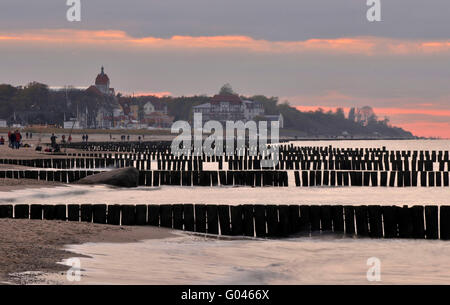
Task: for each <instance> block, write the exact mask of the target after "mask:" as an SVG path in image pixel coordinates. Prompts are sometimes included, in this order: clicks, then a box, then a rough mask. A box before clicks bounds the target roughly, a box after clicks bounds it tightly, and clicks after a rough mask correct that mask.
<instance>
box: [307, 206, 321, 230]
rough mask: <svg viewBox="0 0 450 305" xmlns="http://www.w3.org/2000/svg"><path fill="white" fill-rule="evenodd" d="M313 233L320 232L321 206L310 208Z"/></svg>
mask: <svg viewBox="0 0 450 305" xmlns="http://www.w3.org/2000/svg"><path fill="white" fill-rule="evenodd" d="M309 215H310V219H311V232H320V206H317V205H312V206H311V207H310V214H309Z"/></svg>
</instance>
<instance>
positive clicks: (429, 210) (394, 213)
mask: <svg viewBox="0 0 450 305" xmlns="http://www.w3.org/2000/svg"><path fill="white" fill-rule="evenodd" d="M0 218H16V219H45V220H61V221H66V220H68V221H74V222H79V221H82V222H94V223H99V224H111V225H151V226H160V227H165V228H172V229H177V230H185V231H191V232H198V233H209V234H220V235H229V236H248V237H261V238H264V237H288V236H294V235H310V234H314V233H327V232H334V233H338V234H346V235H350V236H355V235H356V236H359V237H371V238H383V237H384V238H416V239H439V238H440V239H442V240H449V239H450V206H441V207H440V208H439V207H438V206H425V207H424V206H413V207H408V206H403V207H400V206H377V205H373V206H372V205H369V206H341V205H336V206H331V205H322V206H316V205H312V206H309V205H237V206H229V205H209V204H206V205H205V204H195V205H194V204H167V205H156V204H150V205H145V204H143V205H106V204H93V205H90V204H81V205H78V204H69V205H65V204H58V205H41V204H31V205H28V204H16V205H0Z"/></svg>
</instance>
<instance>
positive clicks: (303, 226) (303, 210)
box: [299, 205, 311, 235]
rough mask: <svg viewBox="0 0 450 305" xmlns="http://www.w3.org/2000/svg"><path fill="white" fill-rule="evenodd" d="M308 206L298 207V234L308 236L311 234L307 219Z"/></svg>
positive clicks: (309, 223) (308, 219)
mask: <svg viewBox="0 0 450 305" xmlns="http://www.w3.org/2000/svg"><path fill="white" fill-rule="evenodd" d="M309 210H310V208H309V206H308V205H301V206H300V221H299V232H301V233H305V234H307V235H309V234H310V233H311V220H310V217H309V214H310V213H309Z"/></svg>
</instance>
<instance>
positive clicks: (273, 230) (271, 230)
mask: <svg viewBox="0 0 450 305" xmlns="http://www.w3.org/2000/svg"><path fill="white" fill-rule="evenodd" d="M266 219H267V236H270V237H274V236H277V235H278V208H277V206H276V205H267V206H266Z"/></svg>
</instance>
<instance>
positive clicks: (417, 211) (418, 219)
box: [411, 205, 425, 239]
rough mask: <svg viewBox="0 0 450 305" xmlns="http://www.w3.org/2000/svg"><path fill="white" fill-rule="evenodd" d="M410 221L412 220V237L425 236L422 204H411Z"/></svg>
mask: <svg viewBox="0 0 450 305" xmlns="http://www.w3.org/2000/svg"><path fill="white" fill-rule="evenodd" d="M411 212H412V222H413V238H420V239H424V238H425V221H424V209H423V206H418V205H416V206H413V207H412V209H411Z"/></svg>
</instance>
